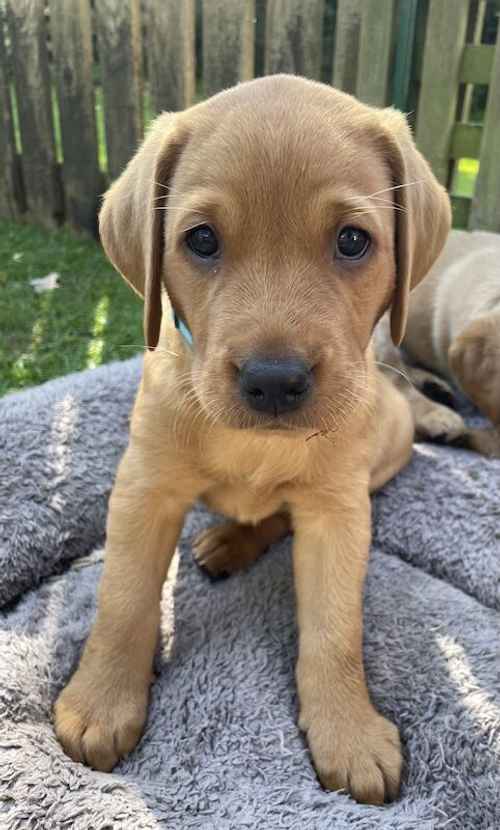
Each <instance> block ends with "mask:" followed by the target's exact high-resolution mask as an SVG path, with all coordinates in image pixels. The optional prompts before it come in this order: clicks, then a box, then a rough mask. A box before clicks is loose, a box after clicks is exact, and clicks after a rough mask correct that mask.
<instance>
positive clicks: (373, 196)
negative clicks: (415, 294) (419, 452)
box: [101, 76, 444, 430]
mask: <svg viewBox="0 0 500 830" xmlns="http://www.w3.org/2000/svg"><path fill="white" fill-rule="evenodd" d="M378 113H379V111H374V110H372V109H371V108H368V107H365V106H363V105H361V104H359V103H358V102H356V101H354V99H352V98H350V97H349V96H345V95H343V94H342V93H338V92H336V91H334V90H332V89H331V88H329V87H323V86H322V85H319V84H313V83H311V82H307V81H304V80H302V79H297V78H287V77H286V76H285V77H283V76H281V77H276V78H266V79H261V80H259V81H255V82H252V83H250V84H244V85H241V86H240V87H237V88H235V89H233V90H230V91H228V92H226V93H223V94H222V95H220V96H217V97H216V98H214V99H211V100H210V101H208V102H206V103H204V104H202V105H200V106H199V107H195V108H193V109H192V110H188V111H187V112H186V113H183V114H181V115H180V116H177V117H176V118H177V124H176V127H175V129H174V135H175V139H174V138H171V139H170V141H169V140H168V139H166V140H164V141H163V143H162V139H161V138H160V137H159V135H158V134H157V145H156V149H155V154H156V157H157V161H156V167H155V170H149V175H150V181H152V180H154V181H155V182H156V186H155V189H154V190H153V191H152V192H153V195H152V196H151V197H150V198H151V204H150V209H152V211H154V212H155V213H156V214H157V216H156V217H155V220H154V224H155V225H156V231H155V229H154V228H153V229H149V230H147V231H146V230H144V231H143V233H149V234H152V235H153V236H155V234H156V235H157V236H158V235H159V237H160V241H158V240H153V242H152V243H151V245H152V254H151V257H152V260H153V264H151V262H150V263H149V266H146V268H145V269H144V270H147V267H149V269H150V271H151V270H153V271H154V270H155V269H156V270H157V271H158V275H157V276H156V277H155V275H154V274H151V273H150V274H149V280H150V283H151V284H152V282H153V280H154V279H158V278H159V279H161V280H162V282H163V284H164V285H165V286H166V289H167V292H168V294H169V296H170V299H171V302H172V305H173V307H174V309H175V311H176V312H177V314H178V315H179V317H180V318H182V320H183V321H184V322H185V323H186V324H187V325H188V327H189V328H190V330H191V333H192V336H193V361H192V383H193V387H194V390H195V393H196V395H197V397H198V399H199V401H200V403H201V405H202V406H203V407H204V409H205V410H206V411H207V412H208V413H209V414H210V415H211V416H212V417H214V418H216V419H221V420H223V421H224V422H225V423H227V424H228V425H230V426H234V427H246V428H249V427H250V428H262V429H276V428H278V429H291V428H292V429H293V428H295V429H297V428H299V429H307V430H335V429H336V428H337V427H338V426H339V425H340V423H342V422H343V421H344V420H345V419H346V417H347V416H348V414H349V412H350V411H352V410H353V408H354V407H355V406H356V405H357V404H359V405H361V404H362V402H363V401H364V400H365V399H366V394H365V391H366V382H367V378H366V363H365V354H366V349H367V346H368V343H369V341H370V337H371V333H372V331H373V328H374V325H375V323H376V322H377V320H378V319H379V317H380V316H381V314H382V313H383V312H384V310H385V309H386V308H387V306H388V305H389V303H390V302H391V299H392V298H393V296H394V295H395V292H396V293H397V289H398V280H399V287H400V288H401V284H402V283H404V282H405V279H406V283H409V281H410V280H411V275H410V274H409V273H406V272H405V275H402V274H398V269H399V270H400V269H403V270H404V269H406V271H407V272H409V270H410V266H409V265H408V264H407V263H406V264H404V263H401V261H400V260H401V258H402V253H401V252H402V246H403V247H404V249H405V251H406V247H408V244H409V243H407V242H406V241H402V240H401V236H403V237H404V233H402V232H401V230H400V231H399V237H400V239H399V240H398V238H397V236H398V234H397V215H398V212H407V207H406V206H405V205H404V204H401V201H400V200H398V199H397V198H396V197H395V194H397V195H399V194H398V190H400V189H401V188H402V187H404V186H408V187H410V183H409V182H403V181H400V179H401V178H403V177H404V175H405V174H404V171H403V169H402V167H403V166H404V162H403V161H402V159H401V158H399V157H398V148H397V146H396V144H395V142H393V143H392V144H391V138H392V136H391V129H390V128H385V130H384V129H383V128H382V125H381V124H380V123H379V119H380V116H379V114H378ZM156 129H158V128H156ZM146 143H147V142H146ZM173 146H175V150H174V151H173V150H172V147H173ZM412 152H416V151H414V150H412ZM139 155H140V154H139ZM152 155H153V152H152V150H150V153H149V157H150V158H151V157H152ZM137 158H138V157H136V159H137ZM158 159H159V161H158ZM133 164H134V162H133V163H132V166H133ZM142 164H144V162H142ZM141 175H144V173H141ZM126 186H128V184H126V185H125V187H126ZM395 186H396V190H393V188H394V187H395ZM436 187H437V185H436ZM115 188H116V185H115ZM111 196H113V191H112V192H111V194H110V197H108V199H107V203H106V204H105V208H104V211H103V218H102V220H101V227H102V228H103V234H102V235H103V240H104V243H105V245H106V236H107V237H108V241H109V231H108V234H106V229H107V227H108V226H109V225H110V224H111V223H110V221H109V218H110V217H109V214H110V213H111V208H110V203H111V202H112V199H111ZM118 198H120V195H119V194H118ZM121 198H123V195H122V196H121ZM114 201H115V202H117V198H116V193H115V198H114ZM111 207H112V205H111ZM106 211H108V215H106ZM132 214H133V211H132ZM158 216H160V217H161V218H160V219H159V218H158ZM134 221H135V222H137V219H136V220H134V219H133V218H130V216H129V217H128V222H129V224H130V223H131V222H132V223H133V222H134ZM113 241H114V244H112V245H110V244H108V252H109V248H110V247H111V248H115V247H116V245H117V244H118V242H117V240H116V239H114V240H113ZM443 241H444V238H443ZM121 245H122V246H127V245H129V246H134V245H136V246H138V247H140V248H142V251H145V249H146V248H147V242H144V240H143V241H142V242H139V243H137V242H134V240H133V239H130V238H129V239H127V238H126V234H124V235H123V239H122V240H121ZM398 245H399V249H398ZM113 252H114V251H113ZM114 253H115V256H114V257H113V255H112V256H111V258H112V259H113V261H115V262H117V259H118V262H117V264H118V267H119V268H120V270H122V273H124V274H125V276H126V277H127V278H129V279H130V281H132V282H134V280H133V279H131V277H130V273H127V270H126V267H125V268H124V267H123V266H121V265H120V261H119V258H118V257H117V255H116V252H114ZM436 256H437V254H436ZM403 258H404V257H403ZM128 270H129V272H130V270H131V269H130V268H129V269H128ZM132 270H133V269H132ZM136 270H137V266H136ZM147 280H148V276H147V274H146V283H147ZM135 287H137V284H135ZM150 288H151V285H150ZM139 290H140V289H139ZM408 290H409V285H405V286H403V288H402V290H401V292H400V293H401V297H400V302H399V306H400V308H399V312H398V313H399V314H400V316H401V314H403V317H404V310H403V312H401V304H402V303H403V304H404V294H405V292H406V293H407V292H408ZM147 291H148V289H147V284H146V288H145V292H146V294H147ZM155 297H156V299H155ZM152 305H158V293H156V295H154V296H153V298H152V297H151V294H150V295H149V311H148V313H149V314H152V313H153V314H154V313H155V309H154V308H152ZM403 325H404V324H403Z"/></svg>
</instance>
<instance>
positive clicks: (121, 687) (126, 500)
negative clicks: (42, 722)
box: [55, 445, 188, 771]
mask: <svg viewBox="0 0 500 830" xmlns="http://www.w3.org/2000/svg"><path fill="white" fill-rule="evenodd" d="M154 466H155V459H154V458H152V457H151V456H149V457H148V458H146V457H145V456H144V453H143V452H142V451H141V450H139V449H137V448H134V446H133V445H131V447H129V449H128V450H127V452H126V454H125V456H124V458H123V461H122V463H121V465H120V469H119V472H118V476H117V480H116V484H115V487H114V490H113V493H112V496H111V501H110V509H109V515H108V526H107V543H106V556H105V564H104V572H103V576H102V581H101V585H100V589H99V601H98V609H97V617H96V621H95V623H94V626H93V629H92V631H91V634H90V637H89V639H88V641H87V644H86V646H85V650H84V652H83V655H82V658H81V661H80V665H79V667H78V669H77V671H76V673H75V674H74V675H73V677H72V679H71V681H70V683H69V685H68V686H67V687H66V688H65V689H64V690H63V692H62V693H61V695H60V696H59V699H58V700H57V703H56V706H55V726H56V733H57V736H58V738H59V740H60V742H61V744H62V745H63V747H64V749H65V750H66V752H67V753H68V755H70V757H71V758H73V760H75V761H82V762H86V763H87V764H89V765H90V766H92V767H94V768H95V769H99V770H103V771H109V770H110V769H112V767H113V766H114V765H115V764H116V763H117V761H118V760H119V758H120V757H121V756H122V755H124V754H125V753H127V752H129V751H130V750H131V749H133V747H134V746H135V745H136V743H137V741H138V740H139V738H140V735H141V733H142V729H143V726H144V722H145V719H146V711H147V704H148V697H149V686H150V683H151V678H152V674H151V671H152V662H153V656H154V650H155V646H156V641H157V633H158V626H159V619H160V594H161V589H162V585H163V582H164V580H165V576H166V573H167V569H168V566H169V564H170V561H171V558H172V555H173V553H174V551H175V546H176V543H177V539H178V536H179V533H180V530H181V527H182V522H183V518H184V513H185V510H186V508H187V507H188V503H187V502H186V499H185V498H180V497H179V494H178V492H176V490H177V488H176V490H174V486H175V484H177V483H176V482H175V477H174V475H171V477H170V478H166V477H165V473H163V474H161V473H160V471H159V470H158V469H157V470H156V471H155V469H154ZM183 495H184V496H185V494H183Z"/></svg>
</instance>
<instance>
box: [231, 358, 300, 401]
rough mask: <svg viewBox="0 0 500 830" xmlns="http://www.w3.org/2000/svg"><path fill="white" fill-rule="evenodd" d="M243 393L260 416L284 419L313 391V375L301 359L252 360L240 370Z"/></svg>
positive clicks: (245, 399) (243, 396)
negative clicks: (265, 415)
mask: <svg viewBox="0 0 500 830" xmlns="http://www.w3.org/2000/svg"><path fill="white" fill-rule="evenodd" d="M239 382H240V392H241V396H242V398H243V399H244V401H245V402H246V403H247V404H248V405H249V406H250V407H251V408H252V409H255V411H256V412H267V413H268V414H270V415H281V414H282V413H283V412H291V411H292V410H293V409H298V408H299V407H300V406H301V405H302V404H303V402H304V401H305V399H306V398H307V396H308V394H309V392H310V390H311V387H312V372H311V370H310V369H309V368H308V367H307V366H306V364H305V363H304V362H303V361H302V360H299V359H297V358H280V359H275V360H272V359H266V360H262V359H251V360H247V362H246V363H244V364H243V366H242V367H241V369H240V375H239Z"/></svg>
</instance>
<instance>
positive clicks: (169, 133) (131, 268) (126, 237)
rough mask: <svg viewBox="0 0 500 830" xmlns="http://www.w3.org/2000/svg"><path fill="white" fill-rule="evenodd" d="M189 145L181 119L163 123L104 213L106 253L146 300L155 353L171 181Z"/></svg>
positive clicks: (110, 195)
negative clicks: (167, 205)
mask: <svg viewBox="0 0 500 830" xmlns="http://www.w3.org/2000/svg"><path fill="white" fill-rule="evenodd" d="M183 143H184V140H183V136H182V131H181V128H180V125H179V119H178V116H176V115H175V114H169V113H164V114H163V115H160V116H159V118H157V119H156V120H155V121H154V122H153V124H152V126H151V128H150V130H149V131H148V134H147V136H146V138H145V140H144V142H143V143H142V145H141V146H140V148H139V150H138V151H137V153H136V154H135V156H134V157H133V158H132V159H131V161H130V162H129V163H128V165H127V167H126V168H125V170H124V171H123V173H122V174H121V175H120V176H119V178H118V179H117V180H116V181H115V182H114V183H113V184H112V185H111V187H110V188H109V190H108V191H107V193H106V195H105V196H104V202H103V206H102V209H101V212H100V214H99V231H100V236H101V242H102V245H103V248H104V250H105V252H106V254H107V256H108V257H109V259H110V260H111V262H112V263H113V265H114V266H115V268H116V269H117V270H118V271H119V272H120V273H121V275H122V276H123V277H124V278H125V279H126V281H127V282H128V283H129V285H131V286H132V288H133V289H134V291H136V292H137V294H139V295H140V296H141V297H143V298H144V337H145V340H146V345H147V346H148V348H150V349H154V348H155V347H156V345H157V343H158V338H159V334H160V324H161V272H162V261H163V246H164V227H165V211H164V210H163V209H162V208H164V207H165V203H166V201H167V194H168V182H169V180H170V178H171V176H172V173H173V169H174V167H175V163H176V160H177V158H178V157H179V155H180V152H181V149H182V146H183Z"/></svg>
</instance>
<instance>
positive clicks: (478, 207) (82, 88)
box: [0, 0, 500, 232]
mask: <svg viewBox="0 0 500 830" xmlns="http://www.w3.org/2000/svg"><path fill="white" fill-rule="evenodd" d="M499 10H500V3H499V2H498V0H0V106H1V108H2V115H1V118H2V123H1V124H0V158H1V159H3V160H4V162H2V164H1V166H0V216H3V217H14V218H23V217H27V218H29V219H33V220H35V221H37V222H40V223H42V224H44V225H46V226H49V227H51V226H54V225H56V224H58V223H60V222H62V221H66V222H68V223H69V224H70V225H71V226H73V227H74V228H77V229H84V230H87V231H91V232H92V231H95V227H96V213H97V209H98V203H99V198H100V194H102V192H103V191H104V189H105V188H106V185H107V183H108V182H109V181H110V180H112V179H113V178H115V177H116V176H117V175H118V174H119V173H120V171H121V170H122V169H123V167H124V165H125V164H126V162H127V160H128V159H129V158H130V156H131V155H132V153H133V152H134V150H135V148H136V147H137V144H138V142H139V141H140V139H141V136H142V135H143V133H144V128H145V125H146V124H147V122H148V121H149V120H150V119H151V117H152V116H153V115H154V114H155V113H157V112H160V111H161V110H163V109H170V110H175V109H182V108H184V107H186V106H188V105H189V104H190V103H192V102H193V101H195V100H199V99H200V98H202V97H205V96H207V95H210V94H212V93H214V92H217V91H218V90H220V89H222V88H224V87H227V86H230V85H232V84H234V83H236V82H237V81H238V80H245V79H247V78H251V77H253V76H254V75H259V74H269V73H273V72H294V73H297V74H302V75H305V76H308V77H311V78H317V79H321V80H323V81H326V82H329V83H333V84H334V85H335V86H337V87H339V88H341V89H344V90H346V91H348V92H352V93H355V94H356V95H357V96H358V97H359V98H360V99H361V100H362V101H365V102H367V103H370V104H375V105H379V106H384V105H387V104H393V105H395V106H397V107H399V108H401V109H403V110H405V111H407V112H409V111H411V115H410V118H411V119H412V122H413V125H414V128H415V134H416V139H417V143H418V145H419V147H420V148H421V150H422V152H423V153H424V154H425V155H426V157H427V158H428V159H429V161H430V163H431V164H432V166H433V169H434V171H435V173H436V175H437V177H438V178H439V180H440V181H441V182H443V184H445V185H446V186H447V187H448V188H449V189H450V190H451V191H452V201H453V207H454V217H455V224H457V225H460V226H462V227H470V228H485V229H491V230H495V231H500V35H499V34H496V35H495V36H494V37H492V35H491V30H492V25H493V29H495V27H496V30H498V26H496V23H495V17H496V12H497V11H499ZM492 21H493V24H492ZM486 24H488V25H486ZM488 27H489V28H488ZM486 29H488V31H489V38H486V39H487V40H488V39H489V41H490V42H486V43H485V42H484V40H485V37H484V32H485V31H486ZM495 37H496V45H495V43H494V42H492V41H494V39H495ZM484 86H487V87H488V93H487V96H486V97H485V96H484V95H483V99H484V100H483V104H484V106H483V107H482V110H483V114H484V117H483V119H482V121H480V122H479V123H478V122H474V121H473V118H474V117H477V116H476V115H475V114H474V113H472V115H471V95H472V90H473V89H477V88H478V87H479V88H481V87H484ZM472 100H473V99H472ZM460 159H469V160H470V159H472V160H479V173H478V175H477V177H476V179H475V186H474V190H473V193H469V194H468V195H463V194H462V195H454V194H453V187H454V182H455V183H456V181H457V177H456V173H457V170H458V172H459V177H458V178H459V179H460V166H459V164H458V163H459V160H460ZM468 164H469V168H470V169H472V173H471V174H470V175H471V176H472V178H474V162H468ZM471 165H472V167H471ZM476 167H477V163H476Z"/></svg>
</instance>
